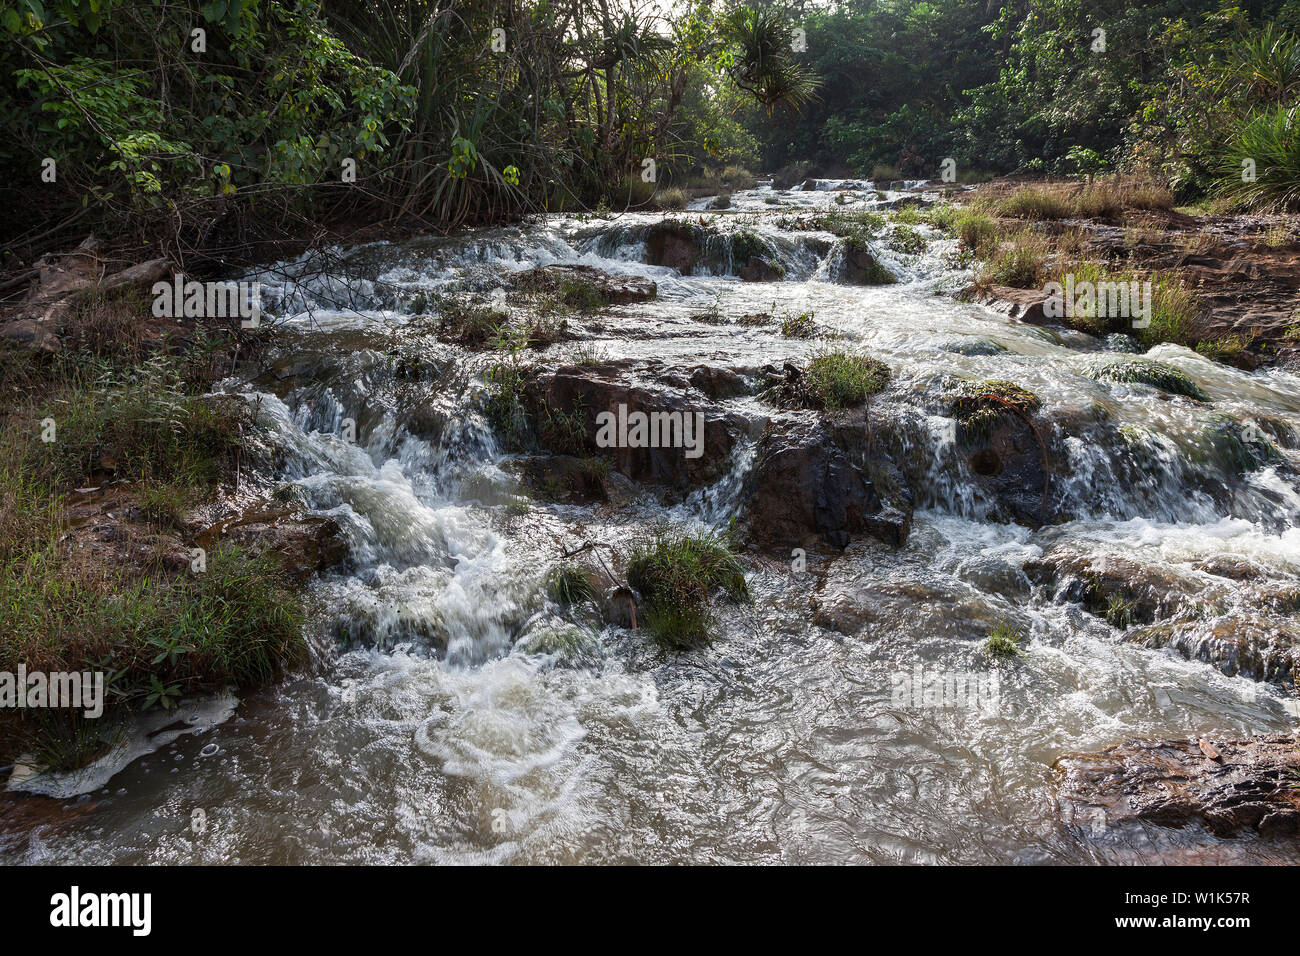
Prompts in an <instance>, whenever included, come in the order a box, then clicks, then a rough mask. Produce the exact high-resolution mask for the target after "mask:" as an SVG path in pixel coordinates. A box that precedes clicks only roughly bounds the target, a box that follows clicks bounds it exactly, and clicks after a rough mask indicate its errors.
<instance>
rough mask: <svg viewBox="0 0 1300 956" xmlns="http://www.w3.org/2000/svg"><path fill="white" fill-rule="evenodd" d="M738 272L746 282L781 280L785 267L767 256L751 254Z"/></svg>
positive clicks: (783, 276)
mask: <svg viewBox="0 0 1300 956" xmlns="http://www.w3.org/2000/svg"><path fill="white" fill-rule="evenodd" d="M736 274H737V275H739V276H740V278H741V279H742V280H744V281H745V282H779V281H780V280H781V279H784V278H785V269H784V268H782V267H781V266H780V265H777V264H776V263H774V262H773V261H772V260H771V259H769V258H768V257H767V256H750V257H749V259H748V260H747V261H746V262H745V264H744V265H743V266H742V267H741V268H740V269H739V270H737V273H736Z"/></svg>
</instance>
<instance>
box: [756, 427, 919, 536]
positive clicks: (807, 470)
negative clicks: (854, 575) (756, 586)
mask: <svg viewBox="0 0 1300 956" xmlns="http://www.w3.org/2000/svg"><path fill="white" fill-rule="evenodd" d="M865 445H866V442H865V425H864V424H862V423H854V424H849V425H844V424H840V425H837V424H832V423H830V422H827V421H825V420H813V421H810V422H809V421H805V422H798V423H795V424H793V425H787V424H783V425H780V426H776V425H773V426H769V428H768V430H767V431H766V432H765V434H764V435H763V437H762V439H761V440H760V442H759V446H758V450H757V453H756V458H755V462H754V467H753V469H752V470H751V472H750V474H749V476H748V478H747V479H746V483H745V489H744V499H745V501H746V508H745V524H746V527H747V529H748V533H749V537H750V540H751V541H753V542H754V543H755V544H757V545H759V546H760V547H764V548H769V549H776V548H782V549H784V548H788V547H799V546H803V547H808V546H814V547H815V546H817V545H819V544H823V543H824V544H827V545H830V546H831V547H835V548H844V547H846V546H847V545H848V544H849V542H850V540H851V539H852V538H853V537H854V536H855V535H859V534H869V535H871V536H873V537H875V538H879V539H880V540H882V541H885V542H887V543H889V544H892V545H895V546H898V545H901V544H902V543H903V542H904V541H906V540H907V535H908V532H909V531H910V528H911V519H912V504H911V500H910V496H908V495H907V494H906V493H904V492H902V481H901V478H900V477H899V473H898V470H897V469H896V468H894V467H893V465H892V463H891V462H888V461H887V460H886V459H883V457H881V458H880V459H878V460H876V461H874V462H872V463H871V465H868V463H867V461H866V460H865V456H864V455H863V454H862V453H861V449H863V448H865ZM855 452H857V453H855ZM873 479H875V480H873Z"/></svg>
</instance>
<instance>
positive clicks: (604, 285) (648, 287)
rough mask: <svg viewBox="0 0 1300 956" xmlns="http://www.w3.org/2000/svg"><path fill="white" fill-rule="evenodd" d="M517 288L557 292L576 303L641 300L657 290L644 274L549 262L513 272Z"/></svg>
mask: <svg viewBox="0 0 1300 956" xmlns="http://www.w3.org/2000/svg"><path fill="white" fill-rule="evenodd" d="M515 281H516V282H517V283H518V284H519V286H520V288H523V289H529V290H532V291H537V292H548V293H551V294H553V295H559V296H560V297H561V298H562V299H563V300H564V301H565V302H566V303H567V304H569V305H576V306H592V305H622V304H624V303H627V302H644V301H646V300H647V299H653V298H654V297H655V296H656V295H657V294H658V286H656V285H655V283H654V281H653V280H652V279H647V278H645V277H644V276H629V275H614V274H612V273H609V272H605V271H603V270H601V269H597V268H594V267H593V266H584V265H549V266H540V267H538V268H536V269H528V270H525V271H524V272H521V273H519V274H518V275H517V276H515Z"/></svg>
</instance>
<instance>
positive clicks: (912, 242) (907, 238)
mask: <svg viewBox="0 0 1300 956" xmlns="http://www.w3.org/2000/svg"><path fill="white" fill-rule="evenodd" d="M887 245H888V246H889V248H891V249H893V250H894V251H895V252H901V253H904V254H906V255H916V254H918V253H922V252H925V247H926V245H927V243H926V240H925V236H923V235H921V234H920V233H919V232H917V231H916V230H915V229H913V228H912V227H911V226H897V227H896V228H895V229H894V231H893V233H892V234H891V235H890V237H889V241H888V243H887Z"/></svg>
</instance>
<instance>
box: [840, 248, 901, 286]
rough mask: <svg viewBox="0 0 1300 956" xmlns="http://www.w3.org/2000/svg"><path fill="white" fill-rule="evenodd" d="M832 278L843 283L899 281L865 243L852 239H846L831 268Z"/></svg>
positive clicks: (886, 282) (859, 283)
mask: <svg viewBox="0 0 1300 956" xmlns="http://www.w3.org/2000/svg"><path fill="white" fill-rule="evenodd" d="M831 280H832V281H833V282H838V283H840V284H842V285H889V284H890V283H892V282H895V281H897V280H896V279H895V278H894V275H893V273H891V272H890V271H889V270H888V269H886V268H885V267H884V266H883V265H881V264H880V262H879V260H877V259H876V257H875V255H873V254H872V252H871V250H870V249H869V248H868V247H867V245H866V244H865V243H861V242H857V241H855V240H852V239H846V240H844V244H843V246H842V248H841V250H840V255H839V256H838V257H837V258H836V261H835V263H834V265H833V266H832V268H831Z"/></svg>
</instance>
